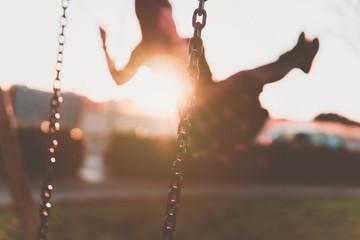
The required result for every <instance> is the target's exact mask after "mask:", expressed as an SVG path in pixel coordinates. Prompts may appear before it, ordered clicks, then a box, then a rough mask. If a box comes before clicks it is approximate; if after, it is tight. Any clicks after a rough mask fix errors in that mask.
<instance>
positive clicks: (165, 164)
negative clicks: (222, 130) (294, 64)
mask: <svg viewBox="0 0 360 240" xmlns="http://www.w3.org/2000/svg"><path fill="white" fill-rule="evenodd" d="M170 3H171V4H172V7H173V17H174V20H175V24H176V27H177V30H178V32H179V34H180V35H181V36H182V37H191V36H192V33H193V28H192V25H191V20H192V14H193V11H194V9H195V8H196V7H197V3H198V1H196V0H182V1H170ZM205 9H206V11H207V13H208V19H207V25H206V27H205V29H204V30H203V32H202V38H203V41H204V46H205V49H206V57H207V60H208V62H209V65H210V68H211V71H212V73H213V75H214V78H215V79H216V80H218V81H221V80H223V79H225V78H227V77H229V76H230V75H232V74H234V73H236V72H238V71H241V70H246V69H251V68H254V67H257V66H260V65H263V64H266V63H269V62H272V61H275V60H276V59H278V57H279V56H280V55H281V54H282V53H284V52H285V51H287V50H289V49H291V48H292V47H293V46H294V45H295V44H296V42H297V39H298V35H299V34H300V32H302V31H304V32H305V33H306V36H307V37H308V38H310V39H312V38H315V37H318V38H319V40H320V49H319V52H318V54H317V56H316V57H315V60H314V62H313V65H312V69H311V71H310V73H309V74H304V73H303V72H301V71H300V70H297V69H295V70H292V71H291V72H290V73H289V74H288V75H287V76H286V77H285V78H284V79H283V80H281V81H279V82H276V83H274V84H268V85H266V86H265V88H264V91H263V93H262V94H261V95H260V101H261V104H262V106H263V107H264V108H266V109H267V110H268V111H269V114H270V117H271V118H270V119H269V120H268V121H267V122H266V124H265V125H264V127H263V129H262V130H261V131H260V133H259V134H258V136H257V137H256V138H255V139H254V142H253V143H252V144H251V146H250V147H249V148H246V149H238V151H236V152H234V153H233V154H232V155H231V157H230V158H227V159H226V160H224V159H217V158H212V157H211V156H210V157H207V158H198V159H197V160H196V161H191V162H189V163H186V164H185V166H184V168H185V169H186V170H184V178H185V180H184V188H185V190H184V204H183V205H182V206H181V211H183V209H184V213H183V215H180V217H181V218H182V217H183V218H182V220H179V225H178V228H179V233H178V234H179V235H178V236H179V239H195V238H198V239H199V238H202V237H203V238H207V239H224V238H229V239H239V238H240V236H241V237H242V239H268V240H269V239H289V236H290V238H291V239H304V238H306V239H325V238H326V239H356V238H358V237H360V231H359V230H358V228H357V226H358V225H359V223H360V214H359V213H360V207H359V206H360V204H359V203H360V202H358V198H359V196H360V188H359V183H360V175H359V174H358V172H359V169H360V128H359V126H360V124H359V123H358V122H360V110H359V107H358V103H359V102H360V95H359V94H358V91H359V89H360V68H359V66H360V44H359V43H360V1H358V0H343V1H335V0H327V1H324V0H312V1H310V0H303V1H295V0H272V1H266V0H252V1H250V0H222V1H214V0H209V1H207V2H206V4H205ZM61 10H62V9H61V7H60V1H45V0H38V1H24V0H14V1H7V2H6V3H5V2H4V3H3V4H2V7H1V9H0V22H1V32H2V34H1V35H2V37H1V39H0V66H1V68H0V87H1V88H2V89H3V90H5V91H6V92H7V93H8V95H9V96H10V99H11V105H12V108H13V110H14V116H15V118H16V122H17V125H18V131H17V134H18V137H19V146H20V150H21V153H22V156H23V165H24V169H25V173H26V175H27V177H28V178H29V179H30V182H29V188H30V190H31V192H32V193H33V196H34V199H35V203H37V202H38V201H39V197H38V195H39V192H40V186H41V185H40V181H41V178H42V175H43V173H44V170H45V167H44V166H43V159H44V158H45V156H46V132H47V126H48V122H47V118H48V116H49V111H50V110H49V103H48V102H49V100H50V98H51V90H52V82H53V79H54V77H55V63H56V53H57V41H58V34H59V31H60V27H59V16H60V15H61ZM68 21H69V23H68V26H67V27H66V32H65V35H66V43H65V50H64V60H63V62H64V64H63V71H62V73H61V79H62V92H63V95H62V96H63V98H64V102H63V104H62V105H61V110H60V111H61V120H60V123H61V131H60V133H59V142H60V147H59V159H61V161H60V160H59V161H58V162H57V165H56V167H55V178H56V180H57V184H56V183H55V184H54V185H55V191H54V201H55V203H57V204H56V207H55V208H54V211H53V215H54V220H53V219H51V222H50V229H52V230H51V232H50V234H51V236H52V239H119V238H123V239H142V238H145V236H146V237H147V238H148V239H149V238H150V239H158V238H159V237H160V234H161V222H162V218H163V214H164V213H165V203H166V191H167V188H168V181H169V179H168V177H169V175H170V172H169V171H170V166H171V163H172V161H173V156H174V153H175V134H176V128H177V111H176V99H177V95H176V87H175V84H172V83H173V81H169V79H167V76H162V75H156V74H155V73H153V72H152V71H151V70H150V69H149V68H147V67H145V66H144V67H141V68H140V69H139V71H138V73H137V74H136V75H135V76H134V78H133V79H132V81H131V82H129V83H128V84H125V85H124V86H121V87H117V86H116V85H115V83H114V82H113V80H112V78H111V75H110V74H109V71H108V68H107V64H106V60H105V55H104V52H103V49H102V42H101V39H100V35H99V29H98V27H99V26H101V27H103V28H104V29H105V30H106V31H107V34H108V39H107V46H108V51H109V53H110V55H111V57H112V58H113V59H116V63H117V67H119V68H121V67H122V66H124V65H125V64H126V62H127V61H128V58H129V56H130V53H131V51H132V50H133V48H134V47H135V46H136V45H137V44H138V42H139V41H140V40H141V33H140V28H139V24H138V21H137V18H136V15H135V8H134V0H122V1H115V0H103V1H93V0H87V1H85V0H72V1H70V6H69V9H68ZM2 158H3V157H2V155H1V154H0V166H2V167H1V168H0V174H1V177H2V179H3V181H2V182H1V184H0V192H1V196H3V197H0V210H1V211H2V212H3V213H4V214H3V216H4V217H3V218H0V238H1V239H22V238H21V235H20V231H19V219H18V217H17V215H16V213H15V211H13V209H12V208H11V206H12V205H11V203H12V200H11V197H10V191H9V188H8V180H7V177H6V176H7V175H8V174H9V173H7V172H6V171H5V168H4V167H3V159H2ZM186 187H188V190H187V191H186ZM124 206H125V207H124ZM356 213H358V214H357V215H356ZM204 216H205V217H204ZM52 217H53V216H52ZM189 218H190V219H194V222H195V223H194V224H195V225H193V226H191V225H188V223H187V221H186V219H189ZM274 218H276V219H277V220H278V221H273V219H274ZM90 219H92V220H90ZM224 219H226V220H224ZM325 219H326V220H325ZM269 220H270V222H269ZM52 226H54V227H52ZM259 229H260V230H259ZM297 229H304V231H302V232H299V230H297ZM156 230H157V231H156ZM345 233H346V234H345ZM199 236H202V237H199Z"/></svg>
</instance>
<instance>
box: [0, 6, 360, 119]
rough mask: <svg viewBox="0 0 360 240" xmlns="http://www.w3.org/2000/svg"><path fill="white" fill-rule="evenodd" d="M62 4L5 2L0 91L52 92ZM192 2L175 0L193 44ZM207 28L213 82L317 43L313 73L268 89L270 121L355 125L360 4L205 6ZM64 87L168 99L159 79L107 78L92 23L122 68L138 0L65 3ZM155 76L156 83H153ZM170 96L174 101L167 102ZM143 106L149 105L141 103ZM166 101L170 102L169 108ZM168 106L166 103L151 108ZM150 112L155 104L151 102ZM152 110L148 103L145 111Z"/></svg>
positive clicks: (105, 95)
mask: <svg viewBox="0 0 360 240" xmlns="http://www.w3.org/2000/svg"><path fill="white" fill-rule="evenodd" d="M60 2H61V1H60V0H57V1H49V0H38V1H27V0H13V1H5V2H4V3H3V4H2V7H1V8H0V22H1V39H0V66H1V67H0V86H2V87H5V88H7V87H9V86H11V85H12V84H25V85H28V86H30V87H32V88H39V89H42V90H51V88H52V80H53V78H54V76H55V69H54V67H55V58H56V53H57V36H58V34H59V30H60V29H59V25H58V22H59V16H60V13H61V8H60ZM197 2H198V1H197V0H178V1H175V0H172V1H171V3H172V5H173V15H174V19H175V22H176V25H177V28H178V31H179V33H180V35H182V36H184V37H190V36H191V35H192V32H193V29H192V26H191V18H192V12H193V10H194V9H195V8H196V7H197ZM205 8H206V10H207V12H208V19H207V20H208V21H207V25H206V27H205V29H204V30H203V41H204V45H205V48H206V54H207V59H208V61H209V64H210V67H211V69H212V72H213V74H214V77H215V79H218V80H221V79H224V78H226V77H228V76H230V75H232V74H233V73H235V72H237V71H240V70H245V69H248V68H253V67H257V66H260V65H262V64H265V63H268V62H270V61H274V60H276V59H277V58H278V56H279V55H280V54H281V53H283V52H285V51H287V50H289V49H291V48H292V47H293V46H294V45H295V43H296V41H297V38H298V35H299V34H300V32H301V31H303V30H304V31H305V32H306V34H307V36H309V37H315V36H318V37H319V38H320V50H319V53H318V55H317V57H316V59H315V61H314V64H313V68H312V71H311V72H310V74H308V75H306V74H304V73H302V72H301V71H299V70H293V71H292V72H290V74H288V76H287V77H286V78H284V79H283V80H281V81H280V82H277V83H275V84H271V85H268V86H266V88H265V90H264V92H263V94H262V95H261V97H260V99H261V102H262V104H263V106H265V107H266V108H267V109H268V110H269V112H270V114H271V116H272V117H274V118H288V119H294V120H309V119H311V118H313V117H314V116H315V115H317V114H319V113H321V112H336V113H339V114H342V115H345V116H347V117H349V118H352V119H354V120H357V121H360V107H359V104H360V94H358V91H359V90H360V14H359V13H360V2H359V1H357V0H343V1H337V0H302V1H296V0H272V1H269V0H208V1H207V2H206V4H205ZM68 16H69V25H68V27H67V29H66V36H67V38H66V40H67V42H66V46H65V51H64V69H63V73H62V79H63V84H62V86H63V89H64V90H65V91H73V92H76V93H79V94H83V95H86V96H88V97H89V98H91V99H93V100H97V101H103V100H108V99H111V98H126V97H128V98H132V99H134V100H135V101H137V102H138V103H139V104H141V102H143V104H145V105H146V103H148V104H149V99H152V98H154V96H155V95H156V96H158V95H159V96H163V97H164V98H166V96H169V95H174V94H172V93H171V91H169V89H171V86H166V85H165V83H164V81H161V80H160V81H158V85H157V86H158V89H157V91H158V92H157V94H154V91H156V89H155V90H153V91H149V89H150V87H151V86H152V85H156V84H148V83H146V82H145V83H144V82H141V79H142V77H141V76H142V74H146V73H147V72H148V71H149V69H146V68H143V69H142V71H141V72H140V73H139V74H138V75H137V79H140V80H136V79H135V80H136V81H133V83H131V84H127V85H125V86H122V87H116V86H115V84H114V83H113V81H112V79H111V77H110V74H109V73H108V70H107V66H106V62H105V58H104V54H103V52H102V49H101V41H100V37H99V34H98V25H99V24H101V25H102V26H103V27H104V28H105V29H106V30H107V32H108V34H109V39H108V40H109V41H108V45H109V52H110V53H111V55H112V56H113V58H115V59H116V60H117V62H118V66H119V67H121V66H122V65H124V64H125V63H126V62H127V59H128V57H129V54H130V52H131V50H132V49H133V47H134V46H135V45H136V44H137V43H138V42H139V40H140V29H139V26H138V22H137V19H136V16H135V12H134V0H120V1H119V0H102V1H95V0H70V6H69V11H68ZM155 78H156V77H155ZM169 92H170V94H169ZM144 99H145V100H144ZM165 101H166V100H165ZM157 102H158V104H160V102H164V99H160V100H158V101H157ZM152 104H155V102H153V103H152ZM150 105H151V104H150Z"/></svg>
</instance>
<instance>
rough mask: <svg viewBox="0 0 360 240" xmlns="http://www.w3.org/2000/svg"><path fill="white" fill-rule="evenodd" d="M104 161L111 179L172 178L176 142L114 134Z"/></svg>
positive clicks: (105, 152)
mask: <svg viewBox="0 0 360 240" xmlns="http://www.w3.org/2000/svg"><path fill="white" fill-rule="evenodd" d="M103 157H104V163H105V166H106V170H107V172H108V173H109V174H111V175H120V176H135V177H164V176H169V170H170V165H171V163H172V162H173V161H174V159H175V139H174V138H172V137H156V138H155V137H152V138H150V137H148V138H139V137H137V136H136V135H135V134H133V133H112V134H110V136H109V137H108V138H107V141H106V147H105V150H104V155H103Z"/></svg>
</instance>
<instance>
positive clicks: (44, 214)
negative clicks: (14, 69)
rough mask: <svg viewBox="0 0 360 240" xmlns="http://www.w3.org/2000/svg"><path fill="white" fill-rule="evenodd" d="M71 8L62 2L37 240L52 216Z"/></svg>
mask: <svg viewBox="0 0 360 240" xmlns="http://www.w3.org/2000/svg"><path fill="white" fill-rule="evenodd" d="M68 6H69V0H62V2H61V7H62V9H63V13H62V15H61V17H60V26H61V33H60V34H59V37H58V53H57V61H56V67H55V69H56V77H55V79H54V81H53V91H54V94H53V96H52V98H51V100H50V117H49V132H48V137H49V144H48V146H49V147H48V157H47V159H46V162H45V164H46V173H45V178H44V181H43V185H42V190H41V198H42V204H41V206H40V208H39V216H40V224H39V226H38V232H37V240H46V239H48V238H47V233H48V227H49V224H48V219H49V216H50V209H51V203H50V199H51V193H52V191H53V189H54V187H53V184H52V177H51V176H52V169H53V167H54V164H55V162H56V156H55V151H56V148H57V147H58V145H59V143H58V140H57V132H58V131H59V129H60V123H59V119H60V113H59V107H60V104H61V102H62V97H61V96H60V91H61V80H60V72H61V70H62V65H63V63H62V60H63V50H64V44H65V34H64V31H65V27H66V25H67V22H68V18H67V16H66V9H67V8H68Z"/></svg>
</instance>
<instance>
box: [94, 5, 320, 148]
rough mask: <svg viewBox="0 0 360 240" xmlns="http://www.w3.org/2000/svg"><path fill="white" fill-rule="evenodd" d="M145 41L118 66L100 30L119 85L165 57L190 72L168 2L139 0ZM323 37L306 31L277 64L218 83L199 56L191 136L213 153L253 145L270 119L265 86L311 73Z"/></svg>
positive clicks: (185, 41)
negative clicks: (294, 73)
mask: <svg viewBox="0 0 360 240" xmlns="http://www.w3.org/2000/svg"><path fill="white" fill-rule="evenodd" d="M135 10H136V15H137V17H138V20H139V23H140V28H141V33H142V40H141V42H140V43H139V44H138V45H137V46H136V48H135V49H134V50H133V52H132V53H131V56H130V59H129V61H128V63H127V65H126V66H125V67H124V68H123V69H120V70H119V69H116V68H115V63H114V62H113V61H112V59H111V58H110V56H109V54H108V52H107V50H106V45H105V42H106V33H105V31H104V30H103V29H102V28H100V35H101V39H102V41H103V48H104V51H105V55H106V60H107V63H108V67H109V71H110V73H111V75H112V77H113V79H114V81H115V83H116V84H117V85H122V84H124V83H126V82H128V81H129V80H131V78H132V77H133V76H134V75H135V73H136V71H137V70H138V68H139V67H140V66H141V65H143V64H146V61H147V60H149V59H150V58H152V57H155V56H159V55H168V56H171V57H175V58H177V59H178V62H179V68H180V69H182V70H184V69H185V67H186V65H187V63H188V53H187V49H188V39H184V38H181V37H180V36H179V35H178V33H177V30H176V27H175V23H174V21H173V18H172V8H171V5H170V3H169V2H168V0H135ZM318 48H319V41H318V39H317V38H316V39H314V40H307V39H306V38H305V34H304V33H301V34H300V36H299V39H298V42H297V44H296V45H295V47H294V48H293V49H291V50H290V51H288V52H286V53H284V54H282V55H281V56H280V57H279V59H278V60H277V61H275V62H272V63H269V64H266V65H263V66H260V67H257V68H255V69H251V70H246V71H240V72H238V73H236V74H234V75H232V76H230V77H229V78H227V79H225V80H223V81H219V82H215V81H213V79H212V74H211V71H210V68H209V66H208V64H207V61H206V59H205V54H204V53H203V54H202V56H201V57H200V60H199V68H200V78H199V82H198V83H196V103H195V105H196V106H195V109H194V111H193V114H192V119H191V122H192V130H191V137H192V140H193V143H194V144H193V145H195V147H196V149H211V150H212V153H211V154H214V152H215V154H217V155H219V154H222V153H224V152H226V151H231V149H232V148H233V146H235V145H237V146H239V145H246V144H248V143H250V142H251V141H252V140H253V138H254V137H255V135H256V134H257V133H258V131H259V130H260V129H261V127H262V126H263V124H264V122H265V120H266V119H267V118H268V112H267V110H265V109H263V108H262V107H261V104H260V102H259V94H260V93H261V92H262V89H263V86H264V85H265V84H268V83H273V82H276V81H279V80H281V79H282V78H283V77H285V75H286V74H287V73H288V72H290V70H292V69H294V68H299V69H301V70H302V71H303V72H305V73H308V72H309V71H310V68H311V65H312V61H313V59H314V57H315V55H316V53H317V51H318Z"/></svg>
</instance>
